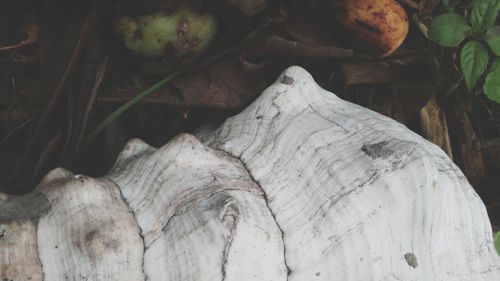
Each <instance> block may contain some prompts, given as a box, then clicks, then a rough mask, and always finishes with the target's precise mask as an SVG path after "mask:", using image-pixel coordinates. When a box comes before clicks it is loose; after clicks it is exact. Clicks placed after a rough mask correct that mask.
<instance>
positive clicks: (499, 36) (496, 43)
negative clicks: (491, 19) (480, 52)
mask: <svg viewBox="0 0 500 281" xmlns="http://www.w3.org/2000/svg"><path fill="white" fill-rule="evenodd" d="M486 42H488V46H490V48H491V50H492V51H493V53H495V55H497V56H500V26H493V27H492V28H490V29H488V31H487V32H486Z"/></svg>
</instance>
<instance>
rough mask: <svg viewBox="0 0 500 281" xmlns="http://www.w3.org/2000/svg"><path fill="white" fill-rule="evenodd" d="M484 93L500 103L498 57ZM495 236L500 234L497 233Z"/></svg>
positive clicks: (489, 72) (491, 67) (491, 68)
mask: <svg viewBox="0 0 500 281" xmlns="http://www.w3.org/2000/svg"><path fill="white" fill-rule="evenodd" d="M484 94H485V95H486V96H487V97H488V98H490V99H491V100H493V101H495V102H497V103H500V58H497V59H495V61H494V62H493V64H491V66H490V69H489V71H488V75H486V80H485V82H484ZM497 236H500V235H498V233H497ZM498 240H499V241H497V242H498V243H497V250H498V249H499V248H498V247H500V237H498Z"/></svg>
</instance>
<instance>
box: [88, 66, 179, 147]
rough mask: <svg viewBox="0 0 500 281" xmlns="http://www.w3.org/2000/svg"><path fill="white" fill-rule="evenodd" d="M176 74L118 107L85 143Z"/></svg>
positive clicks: (175, 74) (175, 73)
mask: <svg viewBox="0 0 500 281" xmlns="http://www.w3.org/2000/svg"><path fill="white" fill-rule="evenodd" d="M177 74H179V71H176V72H173V73H171V74H169V75H168V76H166V77H165V78H163V79H162V80H160V81H158V82H157V83H155V84H154V85H152V86H151V87H149V88H147V89H146V90H144V91H142V92H141V93H139V94H138V95H137V96H135V97H133V98H132V99H130V100H129V101H127V102H126V103H125V104H123V105H122V106H120V107H119V108H118V109H116V110H115V111H113V112H112V113H111V114H110V115H109V116H108V117H106V119H104V120H103V121H102V122H101V123H100V124H99V125H97V127H96V128H95V129H94V130H93V131H92V132H91V133H90V134H89V135H88V136H87V137H86V138H85V142H86V143H89V142H91V141H93V140H94V139H95V138H96V137H97V136H98V135H99V133H101V131H102V130H104V129H105V128H106V127H107V126H108V125H109V124H110V123H111V122H113V121H114V120H116V118H118V117H119V116H120V115H121V114H122V113H124V112H125V111H127V110H128V109H129V108H130V107H132V106H133V105H134V104H136V103H137V102H139V101H140V100H141V99H143V98H144V97H146V96H147V95H149V94H151V93H153V92H155V91H157V90H158V89H160V88H161V87H163V86H165V85H166V84H168V83H169V82H170V81H172V80H173V79H174V78H175V77H176V76H177Z"/></svg>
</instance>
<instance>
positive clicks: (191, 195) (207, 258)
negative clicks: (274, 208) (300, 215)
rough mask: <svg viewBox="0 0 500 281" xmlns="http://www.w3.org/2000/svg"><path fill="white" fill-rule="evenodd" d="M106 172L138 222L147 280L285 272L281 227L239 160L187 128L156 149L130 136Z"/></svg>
mask: <svg viewBox="0 0 500 281" xmlns="http://www.w3.org/2000/svg"><path fill="white" fill-rule="evenodd" d="M131 159H132V160H131ZM108 177H109V178H110V179H111V180H113V181H114V182H116V183H117V184H118V185H119V186H120V188H121V190H122V193H123V195H124V197H125V198H126V200H127V202H128V204H129V206H130V207H131V209H132V210H133V212H134V214H135V216H136V218H137V221H138V223H139V225H140V226H141V229H142V235H143V237H144V241H145V245H146V251H145V256H144V270H145V273H146V275H147V276H148V278H149V279H150V280H172V281H174V280H193V281H195V280H236V279H237V280H276V281H278V280H285V279H286V275H287V271H286V265H285V263H284V256H283V252H284V248H283V240H282V237H281V232H280V230H279V228H278V227H277V225H276V223H275V221H274V218H273V216H272V214H271V212H270V211H269V209H268V206H267V204H266V201H265V198H264V196H263V193H262V191H261V190H260V188H259V187H258V186H257V185H256V184H255V183H254V182H253V181H252V179H251V178H250V176H249V175H248V173H247V172H246V170H245V168H244V167H243V165H242V164H241V163H240V162H239V161H238V160H236V159H234V158H232V157H229V156H228V155H226V154H225V153H221V152H219V151H215V150H212V149H210V148H208V147H206V146H204V145H202V144H201V143H200V142H199V141H198V140H197V139H196V138H194V137H193V136H191V135H187V134H184V135H180V136H178V137H176V138H174V139H173V140H172V141H170V142H169V143H168V144H167V145H165V146H164V147H162V148H160V149H158V150H155V149H153V148H151V147H149V146H148V145H146V144H145V143H143V142H141V141H140V140H132V141H131V142H129V143H128V144H127V146H126V147H125V149H124V151H123V152H122V154H121V155H120V156H119V158H118V161H117V163H116V164H115V167H114V168H113V170H112V172H111V173H110V175H109V176H108Z"/></svg>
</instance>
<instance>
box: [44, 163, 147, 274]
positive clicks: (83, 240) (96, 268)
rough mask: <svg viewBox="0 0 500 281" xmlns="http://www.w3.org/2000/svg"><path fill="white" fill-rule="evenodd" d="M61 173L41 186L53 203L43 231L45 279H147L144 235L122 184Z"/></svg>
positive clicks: (51, 177)
mask: <svg viewBox="0 0 500 281" xmlns="http://www.w3.org/2000/svg"><path fill="white" fill-rule="evenodd" d="M55 173H56V174H57V175H55V176H54V175H50V177H49V179H48V180H47V179H46V180H44V181H43V184H42V185H41V186H40V187H39V188H38V189H39V191H40V192H41V193H43V194H44V195H45V196H46V197H47V199H48V200H49V202H50V204H51V208H50V210H49V211H48V212H47V213H46V214H45V215H43V216H41V218H40V221H39V223H38V231H37V233H38V235H37V238H38V252H39V259H40V261H41V264H42V267H43V272H44V275H45V278H44V280H47V281H49V280H50V281H59V280H61V281H63V280H89V281H90V280H130V281H140V280H145V277H144V273H143V271H142V261H143V251H144V245H143V241H142V239H141V237H140V236H139V228H138V225H137V222H136V220H135V218H134V216H133V214H132V213H131V212H130V210H129V208H128V207H127V205H126V204H125V202H124V201H123V199H122V197H121V195H120V191H119V189H118V188H117V186H116V185H114V184H113V183H112V182H110V181H107V180H99V179H92V178H89V177H86V176H81V175H71V174H70V173H69V172H65V171H61V170H59V171H57V172H55Z"/></svg>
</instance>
